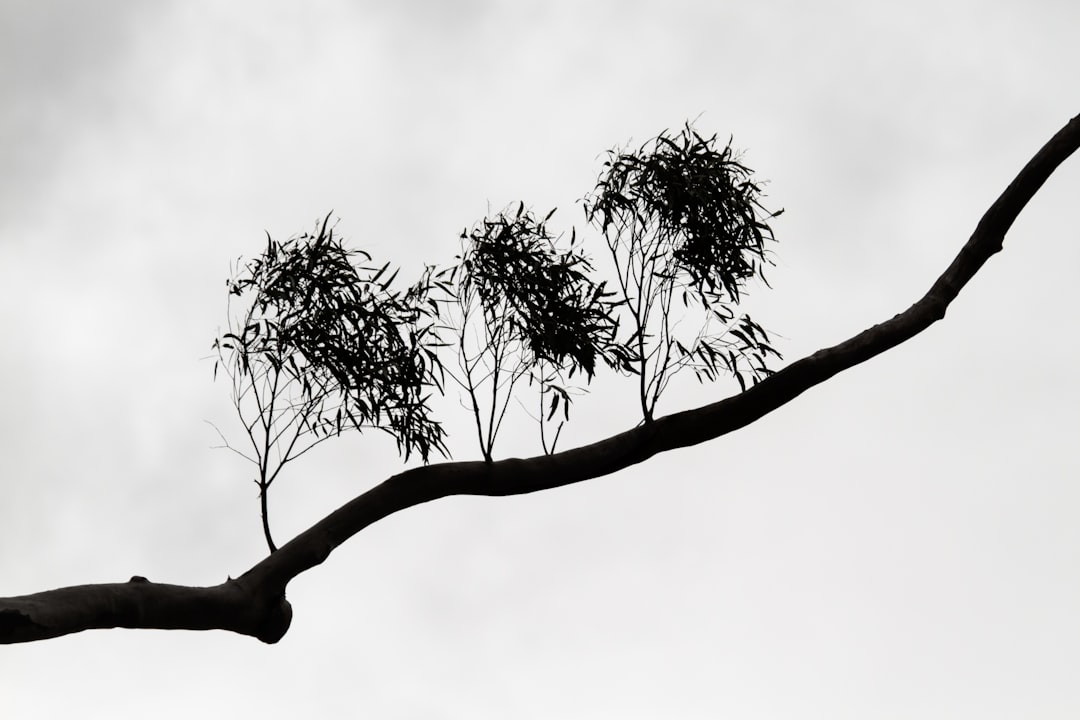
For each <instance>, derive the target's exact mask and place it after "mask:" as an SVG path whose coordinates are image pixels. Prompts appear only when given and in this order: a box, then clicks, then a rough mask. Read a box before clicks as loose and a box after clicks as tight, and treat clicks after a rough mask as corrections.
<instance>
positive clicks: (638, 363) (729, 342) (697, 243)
mask: <svg viewBox="0 0 1080 720" xmlns="http://www.w3.org/2000/svg"><path fill="white" fill-rule="evenodd" d="M759 196H760V187H759V186H758V185H757V184H756V183H755V182H754V181H753V179H752V171H751V170H750V169H749V168H747V167H746V166H745V165H743V164H742V163H741V162H740V161H739V159H738V157H737V156H736V154H735V152H734V151H733V150H732V148H731V146H730V144H728V145H727V146H725V147H723V148H718V147H717V143H716V136H715V135H714V136H712V137H710V138H704V137H702V136H701V135H700V134H698V133H697V131H696V130H694V129H693V128H692V127H691V126H690V125H689V124H687V125H685V126H684V128H683V129H682V130H681V131H680V132H679V133H677V134H675V135H672V134H669V133H667V132H663V133H661V134H660V135H658V136H657V137H656V138H655V139H653V140H651V141H650V142H648V143H646V144H644V145H642V146H641V147H640V148H638V149H637V150H633V151H611V152H610V153H609V155H608V159H607V161H606V162H605V163H604V171H603V172H602V173H601V176H600V178H599V179H598V181H597V184H596V187H595V188H594V190H593V192H592V194H591V195H590V196H589V197H588V198H586V201H585V215H586V218H587V219H588V220H589V221H590V222H591V223H593V224H594V225H595V226H596V227H597V228H598V229H599V230H600V231H601V232H602V233H603V234H604V237H605V239H606V240H607V244H608V249H609V251H610V253H611V256H612V259H613V262H614V264H615V270H616V275H617V277H618V281H619V288H620V290H621V291H622V297H621V300H622V302H621V307H622V308H623V310H624V312H625V313H626V314H628V315H629V316H630V322H629V325H630V327H631V328H632V330H631V334H630V336H629V337H627V338H626V339H625V340H624V341H623V342H624V347H625V348H626V351H627V352H629V353H632V354H633V362H632V363H631V366H632V370H633V372H634V373H635V374H637V375H639V376H640V386H639V395H640V401H641V407H642V413H643V417H644V419H645V420H646V421H649V420H651V419H652V417H653V413H654V411H655V407H656V404H657V402H658V401H659V397H660V395H661V394H662V393H663V391H664V389H665V388H666V387H667V385H668V382H669V380H670V378H671V376H672V375H674V374H675V373H676V372H678V371H679V370H680V369H682V368H684V367H690V368H692V369H693V370H694V372H695V375H696V376H697V377H698V379H699V380H710V381H711V380H715V379H716V378H717V377H719V376H720V375H721V374H731V375H732V376H734V377H735V379H736V380H737V381H738V382H739V385H740V387H741V388H743V389H745V388H746V379H745V377H744V375H749V377H750V378H751V379H752V380H753V381H755V382H756V381H757V380H758V379H760V378H761V377H764V376H765V375H767V374H768V373H769V370H768V367H767V360H768V358H769V356H775V357H779V353H777V352H776V350H775V349H774V348H773V347H772V346H771V345H770V344H769V337H768V334H767V333H766V332H765V330H764V329H762V328H761V326H760V325H758V324H757V323H755V322H753V321H752V320H751V319H750V318H749V317H748V316H745V315H743V314H740V313H738V312H737V310H736V306H737V305H738V303H739V301H740V300H741V295H742V292H743V288H744V286H745V284H746V283H747V281H749V280H751V279H753V278H755V277H757V278H760V279H761V280H762V281H764V279H765V278H764V275H763V272H762V271H763V268H764V266H765V265H767V264H768V263H769V259H768V255H767V248H766V243H767V241H771V240H772V239H773V235H772V231H771V229H770V227H769V225H768V223H767V221H768V220H769V219H771V218H773V217H776V216H777V215H779V214H780V212H776V213H769V212H768V211H766V210H765V209H764V207H763V206H762V204H761V202H760V200H759ZM781 212H782V211H781ZM676 298H678V299H679V300H680V304H681V306H682V308H683V309H684V311H690V310H692V309H693V310H698V311H700V312H699V313H698V314H699V315H702V316H703V319H702V320H701V322H699V323H697V325H698V330H697V331H696V334H695V335H694V336H693V337H686V336H685V335H683V336H680V334H679V333H678V332H677V326H678V325H679V322H680V321H679V319H677V318H675V317H674V316H673V313H674V312H675V310H676V308H675V303H674V301H675V299H676ZM717 325H719V326H720V327H719V329H718V328H717V327H716V326H717Z"/></svg>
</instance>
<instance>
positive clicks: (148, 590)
mask: <svg viewBox="0 0 1080 720" xmlns="http://www.w3.org/2000/svg"><path fill="white" fill-rule="evenodd" d="M1078 146H1080V116H1077V117H1075V118H1073V119H1072V120H1071V121H1069V123H1068V124H1067V125H1065V127H1064V128H1062V129H1061V130H1060V131H1058V133H1057V134H1056V135H1054V137H1053V138H1052V139H1051V140H1050V141H1049V142H1048V143H1047V144H1046V145H1045V146H1043V148H1042V149H1041V150H1039V152H1038V153H1036V155H1035V156H1034V157H1033V158H1032V159H1031V161H1030V162H1028V164H1027V165H1026V166H1025V167H1024V169H1023V170H1021V171H1020V174H1019V175H1017V177H1016V179H1015V180H1013V182H1012V183H1011V184H1010V185H1009V186H1008V188H1006V189H1005V191H1004V192H1003V193H1002V194H1001V196H1000V197H999V198H998V199H997V201H996V202H994V204H993V205H991V206H990V209H989V210H987V212H986V214H985V215H983V217H982V220H980V222H979V224H978V226H977V227H976V229H975V232H974V233H973V234H972V236H971V238H970V239H969V240H968V242H967V244H965V245H964V246H963V248H961V250H960V253H959V254H958V255H957V256H956V259H955V260H953V262H952V264H951V265H949V267H948V268H947V269H946V270H945V272H944V273H943V274H942V275H941V277H939V278H938V279H937V281H936V282H935V283H934V284H933V286H932V287H931V288H930V290H929V291H928V292H927V293H926V295H925V296H923V297H922V298H921V299H920V300H919V301H918V302H916V303H915V304H914V305H912V306H911V307H910V308H908V309H907V310H905V311H904V312H902V313H900V314H898V315H896V316H895V317H893V318H891V319H889V320H886V321H885V322H882V323H880V324H878V325H874V326H873V327H871V328H869V329H867V330H864V331H863V332H861V333H859V334H858V335H856V336H854V337H852V338H851V339H849V340H846V341H844V342H842V343H840V344H838V345H835V346H833V347H830V348H826V349H824V350H819V351H818V352H816V353H814V354H813V355H810V356H809V357H805V358H803V359H801V360H798V361H796V362H794V363H792V364H791V365H789V366H788V367H786V368H784V369H783V370H781V371H779V372H777V373H776V374H775V375H773V376H771V377H769V378H768V379H766V380H764V381H763V382H761V383H759V384H758V385H756V386H754V387H752V388H750V389H748V390H747V391H746V392H743V393H740V394H739V395H735V396H733V397H730V398H727V399H726V400H721V401H719V402H716V403H712V404H710V405H706V406H704V407H700V408H696V409H694V410H687V411H684V412H680V413H675V414H674V415H669V416H667V417H662V418H659V419H656V420H654V421H653V422H650V423H646V424H644V425H642V426H640V427H636V428H634V429H632V430H628V431H626V432H623V433H620V434H618V435H615V436H613V437H610V438H608V439H606V440H601V441H600V442H596V443H593V444H591V445H586V446H584V447H579V448H575V449H573V450H566V451H564V452H561V453H557V454H554V455H542V456H538V457H534V458H528V459H519V458H511V459H507V460H500V461H498V462H492V463H487V462H452V463H442V464H438V465H429V466H425V467H420V468H415V469H412V470H408V471H406V472H403V473H401V474H399V475H395V476H393V477H391V478H390V479H388V480H386V481H384V482H383V483H381V484H379V485H377V486H375V487H374V488H372V489H371V490H369V491H367V492H366V493H364V494H363V495H360V496H359V497H357V498H355V499H353V500H351V501H350V502H348V503H346V504H345V505H343V506H342V507H340V508H339V509H337V510H335V511H334V512H333V513H331V514H330V515H328V516H327V517H325V518H324V519H322V520H320V521H319V522H318V523H316V524H315V525H313V526H312V527H311V528H309V529H308V530H306V531H304V532H303V533H301V534H300V535H298V536H297V537H295V538H294V539H293V540H291V541H290V542H288V543H287V544H285V545H283V546H281V547H280V548H279V549H278V550H277V551H276V552H274V553H272V554H271V555H270V556H268V557H267V558H265V559H264V560H262V561H261V562H260V563H258V564H257V565H255V566H254V567H253V568H251V569H250V570H248V571H247V572H246V573H245V574H244V575H243V576H242V577H241V578H239V579H237V580H229V581H227V582H225V583H223V584H221V585H217V586H213V587H186V586H180V585H165V584H158V583H151V582H147V581H145V580H144V579H142V578H132V580H131V581H130V582H127V583H114V584H102V585H80V586H76V587H68V588H61V589H59V590H50V591H47V592H42V593H35V594H32V595H23V596H20V597H13V598H2V599H0V643H15V642H29V641H33V640H43V639H46V638H51V637H57V636H60V635H66V634H69V633H74V632H80V631H82V630H88V629H91V628H110V627H127V628H161V629H186V630H210V629H220V630H231V631H233V632H237V633H241V634H244V635H251V636H253V637H256V638H258V639H260V640H262V641H264V642H268V643H273V642H277V641H278V640H279V639H281V637H282V636H283V635H284V634H285V632H286V631H287V630H288V627H289V623H290V620H291V617H292V610H291V607H290V605H289V603H288V601H287V600H285V587H286V585H287V584H288V582H289V581H290V580H291V579H292V578H294V577H296V576H297V575H299V574H300V573H302V572H304V571H305V570H308V569H310V568H312V567H314V566H316V565H318V564H320V563H322V562H323V561H324V560H325V559H326V558H327V557H329V555H330V553H331V552H333V550H334V548H336V547H337V546H339V545H341V544H342V543H343V542H345V541H346V540H348V539H349V538H350V537H352V536H353V535H355V534H356V533H358V532H360V531H361V530H363V529H364V528H366V527H367V526H368V525H371V524H372V523H374V522H376V521H378V520H381V519H382V518H385V517H387V516H388V515H391V514H393V513H395V512H397V511H399V510H403V509H405V508H408V507H412V506H414V505H419V504H421V503H425V502H428V501H431V500H435V499H437V498H441V497H446V496H448V495H518V494H522V493H530V492H536V491H538V490H546V489H549V488H555V487H560V486H563V485H569V484H571V483H576V482H581V481H582V480H589V479H592V478H596V477H600V476H602V475H608V474H610V473H614V472H618V471H619V470H622V469H624V468H627V467H629V466H631V465H635V464H637V463H640V462H643V461H644V460H647V459H648V458H650V457H652V456H653V455H656V454H657V453H661V452H665V451H668V450H674V449H676V448H680V447H686V446H689V445H697V444H699V443H703V442H706V441H708V440H712V439H713V438H717V437H720V436H721V435H725V434H727V433H729V432H732V431H733V430H738V429H739V428H741V427H744V426H746V425H749V424H750V423H752V422H754V421H755V420H757V419H759V418H761V417H762V416H764V415H766V414H768V413H770V412H772V411H773V410H775V409H776V408H778V407H780V406H781V405H784V404H785V403H787V402H788V401H790V400H792V399H794V398H795V397H797V396H799V395H800V394H802V393H803V392H805V391H806V390H808V389H810V388H812V387H814V386H815V385H818V384H819V383H822V382H824V381H826V380H828V379H829V378H831V377H832V376H833V375H836V374H837V373H839V372H842V371H843V370H846V369H848V368H850V367H853V366H855V365H858V364H859V363H862V362H865V361H866V360H869V359H870V358H872V357H874V356H875V355H878V354H880V353H883V352H885V351H886V350H889V349H890V348H893V347H895V346H897V345H899V344H900V343H902V342H905V341H906V340H908V339H910V338H912V337H914V336H915V335H917V334H918V333H920V332H922V331H923V330H925V329H926V328H927V327H929V326H930V325H932V324H933V323H935V322H937V321H938V320H940V319H942V318H943V317H944V316H945V310H946V308H947V307H948V306H949V304H950V303H951V302H952V301H953V299H955V298H956V296H957V295H958V294H959V292H960V290H961V289H962V288H963V287H964V285H966V284H967V282H968V281H969V280H970V279H971V278H972V277H974V275H975V273H976V272H978V271H979V269H980V268H981V267H982V266H983V264H984V263H985V262H986V261H987V260H988V259H989V258H990V256H992V255H993V254H994V253H996V252H998V251H1000V250H1001V248H1002V241H1003V240H1004V237H1005V233H1006V232H1007V231H1008V230H1009V228H1010V227H1011V226H1012V223H1013V221H1014V220H1015V219H1016V217H1017V215H1018V214H1019V213H1020V211H1021V210H1022V209H1023V208H1024V206H1025V205H1026V204H1027V203H1028V201H1030V200H1031V198H1032V197H1033V196H1034V195H1035V193H1036V192H1038V190H1039V188H1040V187H1042V185H1043V183H1044V182H1045V181H1046V179H1047V178H1048V177H1049V176H1050V174H1051V173H1052V172H1053V171H1054V170H1055V169H1056V168H1057V166H1058V165H1060V164H1061V163H1062V162H1063V161H1064V160H1065V159H1066V158H1068V157H1069V156H1070V155H1071V154H1072V153H1073V152H1075V151H1076V149H1077V147H1078Z"/></svg>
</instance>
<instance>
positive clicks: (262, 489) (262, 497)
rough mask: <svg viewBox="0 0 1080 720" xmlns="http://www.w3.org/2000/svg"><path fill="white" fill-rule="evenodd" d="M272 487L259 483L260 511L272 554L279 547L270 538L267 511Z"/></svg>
mask: <svg viewBox="0 0 1080 720" xmlns="http://www.w3.org/2000/svg"><path fill="white" fill-rule="evenodd" d="M269 487H270V485H269V483H262V482H260V483H259V510H260V511H261V513H262V527H263V535H264V536H265V537H266V545H267V546H268V547H269V548H270V552H271V553H273V552H277V545H275V544H274V538H272V537H270V516H269V515H268V514H267V510H266V491H267V489H268V488H269Z"/></svg>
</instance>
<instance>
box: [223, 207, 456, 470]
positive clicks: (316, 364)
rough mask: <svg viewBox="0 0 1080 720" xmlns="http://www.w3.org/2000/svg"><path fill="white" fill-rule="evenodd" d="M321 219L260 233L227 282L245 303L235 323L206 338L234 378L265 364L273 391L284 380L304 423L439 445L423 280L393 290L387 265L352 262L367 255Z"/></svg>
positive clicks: (316, 429) (322, 430) (406, 447)
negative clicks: (252, 252) (306, 228)
mask: <svg viewBox="0 0 1080 720" xmlns="http://www.w3.org/2000/svg"><path fill="white" fill-rule="evenodd" d="M328 221H329V216H327V218H326V219H324V220H323V222H322V225H321V227H320V228H319V230H318V232H317V233H316V234H314V235H312V234H307V233H305V234H303V235H300V236H298V237H293V238H289V239H288V240H284V241H276V240H273V239H272V238H270V237H269V235H268V236H267V244H266V247H265V249H264V250H263V252H262V254H261V255H260V256H258V257H257V258H255V259H254V260H252V261H251V262H249V263H248V264H247V265H246V266H244V268H243V269H242V270H241V271H240V272H239V274H238V275H237V277H235V278H233V279H231V280H230V281H229V294H230V296H234V297H237V298H242V299H243V300H245V301H246V303H245V305H246V308H247V309H246V311H245V313H244V316H243V321H242V323H241V327H240V328H239V329H238V330H233V331H231V332H228V333H226V334H225V335H223V336H222V338H221V339H219V341H218V342H217V343H215V345H216V347H218V348H219V350H220V351H222V353H223V354H222V355H221V357H220V361H221V362H227V363H229V364H230V365H231V369H232V370H234V371H235V372H237V373H238V374H239V376H240V377H245V376H248V377H250V376H252V374H253V373H258V372H261V371H264V370H268V371H269V372H270V373H271V374H272V375H273V376H274V377H275V378H277V377H279V376H280V381H279V383H278V384H277V385H276V386H275V387H276V388H277V389H278V390H281V389H283V388H284V386H285V384H287V383H291V384H293V385H294V386H295V387H296V388H297V389H298V390H299V400H298V406H299V411H300V412H301V414H302V415H303V418H304V419H303V425H304V428H305V430H306V431H310V432H311V433H313V434H315V435H326V434H338V433H340V432H342V431H343V430H344V429H346V428H355V429H357V430H360V429H362V428H365V427H375V428H378V429H381V430H384V431H385V432H388V433H389V434H391V435H392V436H393V437H394V438H395V440H396V441H397V444H398V448H399V450H400V451H402V452H403V453H404V454H405V456H406V457H408V456H409V455H410V453H411V452H413V451H416V452H419V454H420V455H421V457H422V458H423V459H424V460H425V461H426V460H427V459H428V457H429V456H430V454H431V452H432V451H439V452H443V451H444V447H445V446H444V443H443V430H442V427H441V426H440V425H439V424H438V423H437V422H436V421H434V420H433V419H432V417H431V412H430V409H429V406H428V398H429V388H430V387H431V386H433V385H434V386H436V387H439V386H440V385H439V384H440V382H441V377H442V375H441V365H440V363H439V360H438V358H437V356H436V354H435V353H434V351H433V350H432V348H431V347H430V344H431V342H432V341H433V340H434V335H433V331H432V323H431V322H428V320H430V318H431V317H432V316H433V314H434V310H433V307H432V305H431V303H430V302H429V295H430V292H431V290H432V278H431V276H430V274H426V275H425V277H424V278H423V279H422V280H421V281H420V282H419V283H417V284H415V285H413V286H411V287H409V288H408V289H407V290H405V291H397V290H393V289H392V284H393V282H394V279H395V278H396V276H397V272H396V271H394V272H389V265H382V266H381V267H371V266H368V265H365V264H357V262H356V261H357V260H360V261H361V262H362V263H367V262H370V260H371V257H370V255H368V254H367V253H365V252H362V251H358V250H351V249H347V248H345V246H344V245H343V244H342V242H341V241H340V239H339V238H337V237H335V235H334V232H333V229H332V228H328V227H327V225H328ZM331 398H332V399H333V400H334V401H333V402H330V403H327V402H326V401H327V400H328V399H331ZM271 400H272V398H268V399H267V400H266V401H263V405H268V403H269V402H270V401H271Z"/></svg>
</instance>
